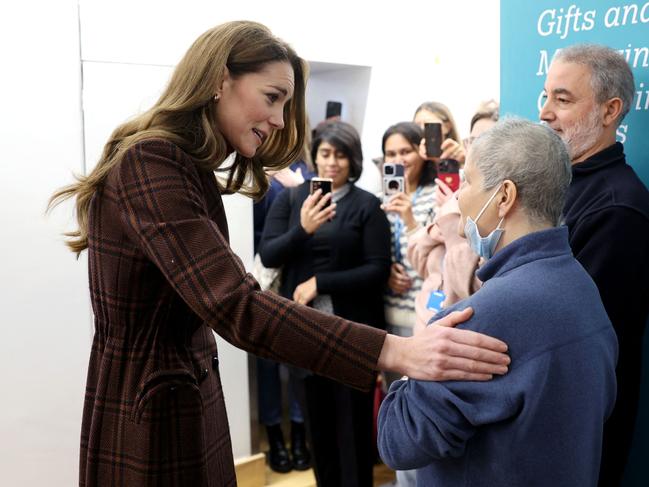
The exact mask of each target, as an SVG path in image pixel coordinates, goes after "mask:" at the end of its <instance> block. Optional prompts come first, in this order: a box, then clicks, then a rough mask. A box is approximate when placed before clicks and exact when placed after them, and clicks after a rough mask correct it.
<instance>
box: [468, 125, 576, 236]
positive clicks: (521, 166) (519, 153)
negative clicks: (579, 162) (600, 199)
mask: <svg viewBox="0 0 649 487" xmlns="http://www.w3.org/2000/svg"><path fill="white" fill-rule="evenodd" d="M469 157H470V160H471V162H472V163H473V164H474V165H475V166H476V168H477V169H478V170H479V171H480V173H482V176H483V179H484V181H483V189H484V190H485V191H488V190H490V189H493V188H495V187H497V186H498V185H500V184H501V183H502V182H503V181H504V180H506V179H509V180H510V181H512V182H513V183H514V184H515V185H516V190H517V192H518V200H519V202H520V204H521V208H522V209H523V211H525V213H526V214H527V216H528V217H529V218H530V220H531V221H533V222H535V223H543V224H545V223H550V224H552V225H554V226H557V225H558V224H559V220H560V219H561V212H562V211H563V205H564V202H565V198H566V193H567V191H568V186H569V185H570V180H571V179H572V170H571V166H570V156H569V155H568V149H567V148H566V145H565V143H564V142H563V141H562V140H561V138H560V137H559V136H558V135H557V134H556V133H555V132H554V131H553V130H552V129H550V128H549V127H546V126H544V125H541V124H539V123H535V122H530V121H529V120H523V119H521V118H506V119H504V120H501V121H500V122H498V123H497V124H496V125H494V126H493V127H492V128H491V129H489V130H488V131H486V132H485V133H484V134H482V135H480V136H479V137H478V138H477V139H476V140H475V141H474V142H473V143H472V144H471V148H470V150H469Z"/></svg>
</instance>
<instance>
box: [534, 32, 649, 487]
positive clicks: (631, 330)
mask: <svg viewBox="0 0 649 487" xmlns="http://www.w3.org/2000/svg"><path fill="white" fill-rule="evenodd" d="M634 86H635V85H634V81H633V74H632V73H631V69H630V68H629V65H628V64H627V62H626V61H625V60H624V58H623V57H622V56H621V55H620V54H619V53H618V52H616V51H614V50H612V49H610V48H608V47H604V46H597V45H575V46H571V47H568V48H565V49H563V50H561V51H559V52H558V53H557V55H556V56H555V58H554V59H553V61H552V64H551V65H550V68H549V71H548V75H547V78H546V82H545V94H546V101H545V104H544V105H543V108H542V109H541V113H540V118H541V120H542V121H543V122H545V123H546V124H548V125H549V126H550V127H551V128H552V129H554V130H555V131H556V132H557V133H558V134H559V135H560V136H561V137H562V139H563V140H564V142H566V144H567V146H568V149H569V152H570V157H571V161H572V182H571V184H570V187H569V190H568V195H567V199H566V204H565V207H564V211H563V216H564V220H565V223H566V225H567V226H568V229H569V234H570V246H571V248H572V251H573V254H574V255H575V257H576V258H577V260H578V261H579V262H580V263H581V264H582V266H584V268H585V269H586V271H588V273H589V274H590V276H591V277H592V278H593V280H594V281H595V283H596V284H597V287H598V289H599V293H600V295H601V297H602V301H603V302H604V307H605V309H606V312H607V313H608V315H609V318H610V319H611V322H612V323H613V327H614V328H615V331H616V333H617V337H618V342H619V357H618V364H617V370H616V376H617V384H618V393H617V403H616V406H615V409H614V411H613V414H612V415H611V417H610V418H609V420H608V421H607V423H606V425H605V428H604V443H603V452H602V462H601V467H600V478H599V485H600V486H606V487H611V486H616V485H619V484H620V482H621V481H622V477H623V474H624V468H625V465H626V461H627V457H628V453H629V449H630V447H631V441H632V439H633V430H634V425H635V418H636V413H637V409H638V398H639V392H640V372H641V360H642V336H643V332H644V329H645V325H646V323H647V316H648V314H649V192H648V191H647V188H646V187H645V186H644V184H643V183H642V182H641V181H640V179H639V178H638V176H637V175H636V173H635V172H634V170H633V169H632V168H631V166H629V165H627V164H626V159H625V156H624V146H623V145H622V144H621V143H619V142H616V131H617V128H618V126H619V125H620V123H621V122H622V120H623V119H624V117H625V115H626V114H627V113H628V112H629V109H630V107H631V104H632V103H633V97H634V91H635V88H634ZM645 163H646V161H645ZM548 305H551V303H548ZM566 326H570V323H566Z"/></svg>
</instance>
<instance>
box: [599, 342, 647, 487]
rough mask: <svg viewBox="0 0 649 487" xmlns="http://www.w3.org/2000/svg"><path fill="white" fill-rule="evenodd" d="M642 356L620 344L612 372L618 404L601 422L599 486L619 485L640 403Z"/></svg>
mask: <svg viewBox="0 0 649 487" xmlns="http://www.w3.org/2000/svg"><path fill="white" fill-rule="evenodd" d="M641 344H642V340H638V341H637V343H633V347H639V346H641ZM623 347H624V348H623ZM641 357H642V351H641V349H640V350H639V349H637V348H635V349H632V347H631V346H630V345H629V344H628V343H622V342H620V358H619V361H618V364H617V369H616V371H615V372H616V374H615V375H616V376H617V401H616V402H615V408H614V409H613V412H612V413H611V416H610V417H609V418H608V420H607V421H606V423H604V439H603V443H602V463H601V464H600V470H599V484H598V485H599V487H619V486H620V485H622V478H623V477H624V470H625V468H626V464H627V460H628V458H629V452H630V450H631V444H632V442H633V433H634V431H635V422H636V416H637V413H638V402H639V401H640V373H641V372H640V371H641V370H642V363H641V360H642V359H641Z"/></svg>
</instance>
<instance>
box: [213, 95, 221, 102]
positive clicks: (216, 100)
mask: <svg viewBox="0 0 649 487" xmlns="http://www.w3.org/2000/svg"><path fill="white" fill-rule="evenodd" d="M220 99H221V95H219V94H218V93H217V94H216V95H214V102H215V103H218V102H219V100H220Z"/></svg>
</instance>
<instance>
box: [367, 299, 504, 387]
mask: <svg viewBox="0 0 649 487" xmlns="http://www.w3.org/2000/svg"><path fill="white" fill-rule="evenodd" d="M472 314H473V309H471V308H466V309H464V310H462V311H454V312H453V313H450V314H448V315H447V316H445V317H443V318H442V319H440V320H438V321H436V322H434V323H432V324H431V325H429V326H427V327H426V329H425V330H422V331H421V332H420V333H418V334H417V335H416V336H413V337H409V338H404V337H398V336H395V335H387V337H386V339H385V343H384V344H383V349H382V350H381V355H380V356H379V361H378V368H379V369H381V370H389V371H393V372H398V373H400V374H403V375H407V376H408V377H410V378H412V379H420V380H435V381H443V380H474V381H484V380H490V379H492V378H493V376H494V375H502V374H505V373H507V370H508V367H507V366H508V365H509V363H510V362H511V360H510V358H509V356H508V355H507V354H506V353H505V352H506V351H507V345H506V344H505V343H504V342H502V341H500V340H498V339H495V338H492V337H489V336H487V335H483V334H481V333H477V332H474V331H471V330H458V329H455V328H454V326H456V325H457V324H459V323H463V322H465V321H466V320H468V319H469V318H470V317H471V315H472Z"/></svg>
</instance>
